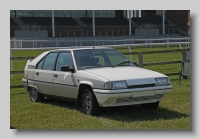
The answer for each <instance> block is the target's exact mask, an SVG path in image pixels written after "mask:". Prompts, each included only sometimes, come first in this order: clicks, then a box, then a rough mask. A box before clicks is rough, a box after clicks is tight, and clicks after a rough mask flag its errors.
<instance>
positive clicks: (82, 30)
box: [77, 24, 95, 49]
mask: <svg viewBox="0 0 200 139" xmlns="http://www.w3.org/2000/svg"><path fill="white" fill-rule="evenodd" d="M77 25H78V27H79V29H80V30H81V32H82V33H83V35H84V36H85V37H86V38H87V39H88V37H87V36H86V35H85V33H84V32H83V30H82V29H81V27H80V25H79V24H77ZM88 40H89V39H88ZM89 43H90V44H91V46H92V47H93V48H94V46H93V45H92V43H91V42H90V40H89ZM94 49H95V48H94Z"/></svg>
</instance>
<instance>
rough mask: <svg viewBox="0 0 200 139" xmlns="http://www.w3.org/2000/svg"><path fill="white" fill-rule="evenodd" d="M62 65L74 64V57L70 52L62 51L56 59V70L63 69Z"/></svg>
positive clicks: (70, 65)
mask: <svg viewBox="0 0 200 139" xmlns="http://www.w3.org/2000/svg"><path fill="white" fill-rule="evenodd" d="M62 65H68V66H69V67H70V68H72V66H73V62H72V57H71V53H70V52H61V53H59V55H58V58H57V61H56V71H61V66H62Z"/></svg>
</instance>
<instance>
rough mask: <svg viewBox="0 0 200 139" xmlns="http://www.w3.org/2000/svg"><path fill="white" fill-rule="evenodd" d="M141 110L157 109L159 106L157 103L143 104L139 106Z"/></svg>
mask: <svg viewBox="0 0 200 139" xmlns="http://www.w3.org/2000/svg"><path fill="white" fill-rule="evenodd" d="M141 106H142V107H143V108H148V109H157V108H158V106H159V101H157V102H153V103H145V104H141Z"/></svg>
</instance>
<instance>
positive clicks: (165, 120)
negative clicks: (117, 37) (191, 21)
mask: <svg viewBox="0 0 200 139" xmlns="http://www.w3.org/2000/svg"><path fill="white" fill-rule="evenodd" d="M177 48H178V47H156V48H133V49H132V51H133V52H143V51H153V50H169V49H177ZM119 51H120V52H128V49H119ZM42 52H43V51H13V52H12V54H13V57H16V56H37V55H38V54H40V53H42ZM127 58H129V55H127ZM181 59H182V58H181V52H176V53H168V54H146V55H144V63H148V62H161V61H171V60H181ZM132 61H137V56H136V55H133V56H132ZM25 63H26V60H16V61H14V70H23V68H24V65H25ZM180 67H181V64H171V65H159V66H146V67H144V68H148V69H152V70H155V71H159V72H161V73H169V72H178V68H180ZM22 77H23V74H19V75H17V74H16V75H14V81H12V80H10V84H11V85H14V84H20V83H21V78H22ZM169 78H170V81H171V84H172V86H173V89H172V90H173V91H172V92H171V93H169V94H167V95H166V96H165V97H164V99H163V100H162V101H161V102H160V106H159V108H158V109H157V110H149V109H144V108H141V107H140V106H137V105H135V106H125V107H124V106H123V107H114V108H103V113H102V114H101V115H100V116H88V115H85V114H83V113H81V112H80V111H78V110H76V109H75V106H74V104H73V103H68V102H63V101H56V100H50V99H47V100H45V101H44V102H42V103H33V102H31V101H30V100H29V96H28V93H27V92H26V91H25V90H24V89H23V88H20V89H10V127H11V128H16V129H56V130H61V129H68V130H80V129H84V130H90V129H91V130H104V129H110V130H114V129H122V130H125V129H127V130H145V129H146V130H150V129H155V130H190V129H191V123H190V120H191V118H190V79H184V80H181V82H180V81H179V76H178V75H176V76H170V77H169Z"/></svg>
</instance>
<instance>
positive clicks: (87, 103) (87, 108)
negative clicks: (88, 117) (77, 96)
mask: <svg viewBox="0 0 200 139" xmlns="http://www.w3.org/2000/svg"><path fill="white" fill-rule="evenodd" d="M83 108H84V110H85V111H86V112H87V113H88V112H90V111H91V108H92V106H91V98H90V95H89V94H85V95H84V96H83Z"/></svg>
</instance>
